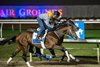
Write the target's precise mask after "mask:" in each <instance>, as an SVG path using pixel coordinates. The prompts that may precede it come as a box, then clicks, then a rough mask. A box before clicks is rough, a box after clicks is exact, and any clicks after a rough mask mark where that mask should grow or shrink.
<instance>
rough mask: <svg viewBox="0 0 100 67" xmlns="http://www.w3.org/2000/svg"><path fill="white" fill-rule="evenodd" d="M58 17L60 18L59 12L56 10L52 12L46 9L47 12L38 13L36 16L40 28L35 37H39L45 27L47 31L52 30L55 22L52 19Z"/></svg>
mask: <svg viewBox="0 0 100 67" xmlns="http://www.w3.org/2000/svg"><path fill="white" fill-rule="evenodd" d="M59 18H60V12H58V11H54V13H52V12H51V11H48V12H47V13H44V14H40V15H39V16H38V17H37V21H38V24H39V26H40V30H39V31H38V33H37V38H36V39H39V38H40V36H41V33H42V32H44V31H45V30H46V29H48V31H50V30H52V28H53V27H54V24H55V22H54V19H55V20H58V19H59Z"/></svg>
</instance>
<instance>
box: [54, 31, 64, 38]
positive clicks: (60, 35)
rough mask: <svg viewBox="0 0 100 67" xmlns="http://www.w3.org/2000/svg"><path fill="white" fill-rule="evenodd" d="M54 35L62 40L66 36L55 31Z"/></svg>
mask: <svg viewBox="0 0 100 67" xmlns="http://www.w3.org/2000/svg"><path fill="white" fill-rule="evenodd" d="M54 33H55V34H56V35H57V37H58V38H59V39H60V38H62V37H63V36H64V33H62V32H60V31H58V30H57V31H54Z"/></svg>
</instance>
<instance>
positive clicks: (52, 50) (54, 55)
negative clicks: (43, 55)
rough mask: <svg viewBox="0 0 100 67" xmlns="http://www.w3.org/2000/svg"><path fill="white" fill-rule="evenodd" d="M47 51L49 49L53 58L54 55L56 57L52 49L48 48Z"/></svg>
mask: <svg viewBox="0 0 100 67" xmlns="http://www.w3.org/2000/svg"><path fill="white" fill-rule="evenodd" d="M49 51H50V53H51V54H52V56H53V58H55V57H56V54H55V52H54V49H49Z"/></svg>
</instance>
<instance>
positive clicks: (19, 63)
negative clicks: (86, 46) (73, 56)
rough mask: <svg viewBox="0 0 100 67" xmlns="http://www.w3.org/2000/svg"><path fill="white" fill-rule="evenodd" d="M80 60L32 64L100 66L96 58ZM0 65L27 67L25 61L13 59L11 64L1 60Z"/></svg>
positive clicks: (66, 66) (46, 65)
mask: <svg viewBox="0 0 100 67" xmlns="http://www.w3.org/2000/svg"><path fill="white" fill-rule="evenodd" d="M79 59H80V62H75V61H71V62H70V63H68V62H66V61H63V62H61V63H59V61H57V60H55V61H53V60H51V61H46V60H45V61H33V62H31V65H33V66H34V67H100V64H98V63H97V60H96V58H79ZM0 67H27V66H26V64H25V63H24V61H12V62H11V63H10V64H9V65H7V64H6V61H0Z"/></svg>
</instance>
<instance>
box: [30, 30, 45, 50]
mask: <svg viewBox="0 0 100 67" xmlns="http://www.w3.org/2000/svg"><path fill="white" fill-rule="evenodd" d="M46 35H47V30H45V34H44V35H43V37H42V39H41V40H38V39H36V37H37V32H33V35H32V44H37V45H39V44H41V46H42V48H43V49H46V47H45V45H44V41H45V37H46Z"/></svg>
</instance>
